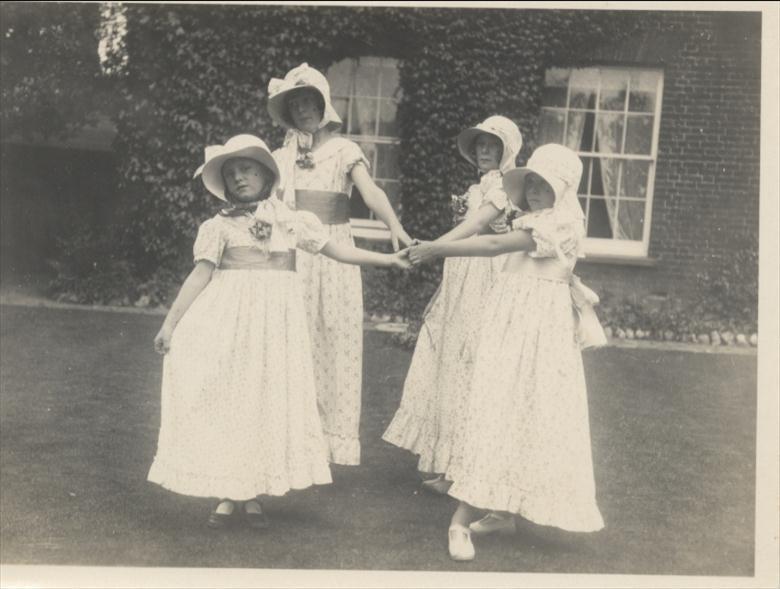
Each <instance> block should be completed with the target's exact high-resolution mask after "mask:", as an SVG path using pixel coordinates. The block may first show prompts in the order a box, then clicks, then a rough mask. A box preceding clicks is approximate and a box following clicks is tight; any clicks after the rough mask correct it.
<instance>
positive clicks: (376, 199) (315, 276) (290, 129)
mask: <svg viewBox="0 0 780 589" xmlns="http://www.w3.org/2000/svg"><path fill="white" fill-rule="evenodd" d="M268 112H269V113H270V115H271V118H273V120H274V121H276V122H277V123H278V124H280V125H282V126H283V127H285V128H286V129H287V134H286V136H285V139H284V145H283V146H282V147H281V148H280V149H278V150H276V151H275V152H274V156H275V157H276V159H277V161H278V162H279V166H280V168H281V169H282V175H283V177H284V182H283V184H282V187H281V190H280V192H281V195H282V199H283V200H284V202H286V203H288V204H289V205H290V206H291V207H294V208H296V209H297V210H306V211H311V212H313V213H314V214H316V215H317V216H318V217H319V219H320V220H321V221H322V223H323V224H324V225H325V230H326V232H327V234H328V235H329V237H330V239H331V241H333V242H335V243H347V244H351V243H353V239H352V232H351V229H350V224H349V216H350V215H349V211H350V206H349V199H350V195H351V194H352V188H353V186H356V187H357V188H358V190H360V193H361V195H362V197H363V200H364V201H365V203H366V205H367V206H368V208H369V209H371V210H372V211H373V212H374V213H375V214H376V216H377V217H378V218H379V219H381V220H382V221H383V222H384V223H385V224H386V225H387V226H388V228H389V229H390V233H391V239H392V243H393V247H394V249H395V250H396V251H397V250H398V244H399V242H400V243H402V244H404V245H408V244H409V243H411V239H410V238H409V236H408V235H407V234H406V232H405V231H404V230H403V228H402V227H401V224H400V223H399V221H398V219H397V217H396V215H395V213H394V212H393V209H392V207H391V206H390V203H389V201H388V200H387V196H386V195H385V193H384V192H383V191H382V190H381V189H380V188H379V187H378V186H377V185H376V184H375V183H374V181H373V180H372V178H371V176H370V174H369V171H368V170H369V163H368V160H367V159H366V157H365V156H364V155H363V152H362V151H361V149H360V147H359V146H358V145H357V144H356V143H354V142H352V141H349V140H348V139H345V138H343V137H339V136H337V135H335V134H334V133H335V131H336V130H337V129H338V128H339V127H340V126H341V118H340V117H339V115H338V113H337V112H336V111H335V109H334V108H333V105H332V104H331V100H330V87H329V85H328V81H327V79H326V78H325V76H323V75H322V74H321V73H320V72H318V71H317V70H316V69H314V68H312V67H309V66H308V65H307V64H305V63H304V64H302V65H300V66H298V67H296V68H294V69H292V70H291V71H290V72H288V73H287V75H286V76H285V77H284V79H277V78H274V79H272V80H271V82H270V83H269V85H268ZM299 273H300V275H301V278H302V281H303V287H304V293H305V298H306V309H307V313H308V317H309V325H310V328H311V337H312V342H313V348H314V372H315V377H316V381H317V395H318V398H319V406H320V411H321V414H322V420H323V426H324V429H325V437H326V440H327V442H328V448H329V456H330V460H331V461H332V462H334V463H337V464H352V465H354V464H359V463H360V441H359V436H358V433H359V427H360V401H361V385H362V378H363V377H362V366H363V287H362V281H361V276H360V269H359V268H356V267H354V266H346V265H344V264H340V263H338V262H335V261H332V260H329V259H324V258H322V257H321V256H310V255H307V254H301V255H300V256H299Z"/></svg>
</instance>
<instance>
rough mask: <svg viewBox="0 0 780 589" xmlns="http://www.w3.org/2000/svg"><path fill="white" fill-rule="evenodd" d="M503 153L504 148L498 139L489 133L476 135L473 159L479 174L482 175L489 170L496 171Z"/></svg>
mask: <svg viewBox="0 0 780 589" xmlns="http://www.w3.org/2000/svg"><path fill="white" fill-rule="evenodd" d="M503 153H504V146H503V144H502V143H501V140H500V139H499V138H498V137H496V136H495V135H490V134H489V133H482V134H481V135H477V139H476V140H475V141H474V159H476V160H477V167H479V171H480V172H482V173H483V174H484V173H485V172H489V171H490V170H497V169H498V167H499V166H500V165H501V156H502V155H503Z"/></svg>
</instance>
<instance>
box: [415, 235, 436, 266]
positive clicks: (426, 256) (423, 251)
mask: <svg viewBox="0 0 780 589" xmlns="http://www.w3.org/2000/svg"><path fill="white" fill-rule="evenodd" d="M434 248H435V246H434V244H433V243H432V242H430V241H422V242H420V244H419V245H413V246H412V247H410V248H409V259H410V260H411V261H412V264H414V265H415V266H417V265H418V264H423V263H425V262H429V261H431V260H433V259H434V258H435V257H436V255H435V252H434Z"/></svg>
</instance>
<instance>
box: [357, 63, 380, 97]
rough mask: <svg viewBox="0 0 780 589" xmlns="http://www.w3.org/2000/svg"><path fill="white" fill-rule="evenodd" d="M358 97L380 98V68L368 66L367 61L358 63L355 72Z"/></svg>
mask: <svg viewBox="0 0 780 589" xmlns="http://www.w3.org/2000/svg"><path fill="white" fill-rule="evenodd" d="M355 95H356V96H379V68H378V67H376V65H373V64H366V63H365V60H359V61H358V68H357V71H356V72H355Z"/></svg>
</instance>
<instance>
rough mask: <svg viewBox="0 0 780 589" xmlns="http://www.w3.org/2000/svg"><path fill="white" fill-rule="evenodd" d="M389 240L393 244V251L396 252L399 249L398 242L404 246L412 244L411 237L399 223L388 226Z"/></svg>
mask: <svg viewBox="0 0 780 589" xmlns="http://www.w3.org/2000/svg"><path fill="white" fill-rule="evenodd" d="M390 241H391V242H392V244H393V251H396V252H397V251H398V250H399V249H400V246H399V242H400V243H401V244H402V245H404V246H406V247H408V246H410V245H412V238H411V237H409V234H408V233H407V232H406V231H404V228H403V227H401V225H397V226H395V227H391V228H390Z"/></svg>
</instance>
